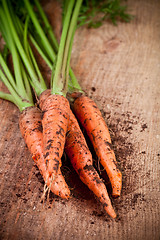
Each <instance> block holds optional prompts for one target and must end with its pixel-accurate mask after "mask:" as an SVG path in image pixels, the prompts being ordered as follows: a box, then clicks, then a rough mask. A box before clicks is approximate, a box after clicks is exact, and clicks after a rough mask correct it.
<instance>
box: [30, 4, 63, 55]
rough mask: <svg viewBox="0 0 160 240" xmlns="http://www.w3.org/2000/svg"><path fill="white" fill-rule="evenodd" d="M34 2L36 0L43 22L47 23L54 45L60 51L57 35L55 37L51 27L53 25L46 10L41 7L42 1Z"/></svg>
mask: <svg viewBox="0 0 160 240" xmlns="http://www.w3.org/2000/svg"><path fill="white" fill-rule="evenodd" d="M34 2H35V5H36V7H37V9H38V11H39V14H40V16H41V18H42V20H43V22H44V24H45V27H46V28H47V32H48V34H49V37H50V38H51V40H52V43H53V46H54V48H55V50H56V51H58V42H57V39H56V37H55V36H54V34H53V30H52V27H51V25H50V23H49V21H48V19H47V17H46V15H45V13H44V11H43V8H42V7H41V5H40V3H39V1H38V0H34Z"/></svg>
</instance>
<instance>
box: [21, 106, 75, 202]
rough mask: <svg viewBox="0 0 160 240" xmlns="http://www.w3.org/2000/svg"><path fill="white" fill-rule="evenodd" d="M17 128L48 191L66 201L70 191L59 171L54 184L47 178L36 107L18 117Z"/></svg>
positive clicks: (27, 109) (38, 113)
mask: <svg viewBox="0 0 160 240" xmlns="http://www.w3.org/2000/svg"><path fill="white" fill-rule="evenodd" d="M19 126H20V130H21V134H22V136H23V138H24V140H25V142H26V144H27V146H28V149H29V151H30V152H31V154H32V158H33V160H34V162H35V163H36V165H37V167H38V168H39V170H40V173H41V175H42V177H43V179H44V181H45V184H46V185H47V186H48V187H49V188H50V190H51V191H52V192H53V193H54V194H55V195H58V196H60V197H61V198H64V199H68V198H69V196H70V190H69V188H68V186H67V184H66V182H65V179H64V177H63V176H62V173H61V170H60V169H59V170H58V173H57V177H56V179H55V181H54V182H51V178H48V177H47V176H48V174H47V169H46V164H45V160H44V157H43V133H42V124H41V112H40V110H39V109H38V108H36V107H29V108H26V109H25V110H24V111H23V112H22V113H21V115H20V118H19Z"/></svg>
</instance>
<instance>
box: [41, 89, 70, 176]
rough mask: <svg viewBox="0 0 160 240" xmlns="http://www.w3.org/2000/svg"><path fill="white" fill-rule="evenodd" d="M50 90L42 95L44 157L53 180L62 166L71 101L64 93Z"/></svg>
mask: <svg viewBox="0 0 160 240" xmlns="http://www.w3.org/2000/svg"><path fill="white" fill-rule="evenodd" d="M48 92H49V91H48V90H46V92H45V91H44V92H43V93H42V94H41V95H40V108H41V110H42V126H43V147H44V159H45V162H46V166H47V171H48V173H49V176H48V177H51V176H52V177H53V180H54V178H55V176H56V174H57V172H58V169H59V167H60V166H61V157H62V155H63V151H64V144H65V136H66V131H67V127H68V121H69V114H68V113H69V109H70V106H69V102H68V100H67V99H66V98H65V97H63V96H62V95H57V94H55V95H52V94H51V95H49V96H48V97H46V96H47V95H48Z"/></svg>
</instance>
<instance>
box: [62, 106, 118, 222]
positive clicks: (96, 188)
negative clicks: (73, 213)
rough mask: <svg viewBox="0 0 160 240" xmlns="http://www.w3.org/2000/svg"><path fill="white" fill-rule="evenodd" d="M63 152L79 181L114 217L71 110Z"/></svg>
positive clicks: (105, 191)
mask: <svg viewBox="0 0 160 240" xmlns="http://www.w3.org/2000/svg"><path fill="white" fill-rule="evenodd" d="M65 152H66V154H67V155H68V157H69V159H70V161H71V163H72V166H73V168H74V169H75V170H76V172H77V173H78V175H79V177H80V179H81V181H82V182H83V183H84V184H86V185H87V186H88V188H89V189H90V190H91V191H92V192H93V193H94V194H95V195H96V196H97V197H98V199H99V201H100V202H101V203H102V204H103V205H104V209H105V210H106V212H107V213H108V214H109V215H110V216H111V217H113V218H115V217H116V213H115V211H114V209H113V207H112V204H111V201H110V199H109V196H108V193H107V189H106V187H105V185H104V183H103V181H102V180H101V179H100V177H99V175H98V173H97V171H96V170H95V168H94V167H93V160H92V155H91V153H90V151H89V149H88V146H87V143H86V140H85V138H84V136H83V134H82V131H81V129H80V127H79V124H78V122H77V120H76V118H75V116H74V114H73V113H72V112H71V111H70V122H69V126H68V132H67V137H66V144H65Z"/></svg>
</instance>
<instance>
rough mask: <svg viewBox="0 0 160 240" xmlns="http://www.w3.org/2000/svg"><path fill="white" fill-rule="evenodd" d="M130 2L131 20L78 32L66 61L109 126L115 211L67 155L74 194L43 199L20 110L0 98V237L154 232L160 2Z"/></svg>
mask: <svg viewBox="0 0 160 240" xmlns="http://www.w3.org/2000/svg"><path fill="white" fill-rule="evenodd" d="M127 4H128V6H129V9H130V11H131V12H132V13H133V14H134V15H135V18H134V20H132V22H131V23H129V24H126V23H122V22H121V23H119V24H118V26H113V25H112V24H110V23H107V22H106V23H105V24H104V25H103V26H102V27H100V28H99V29H87V28H85V27H83V28H81V29H79V30H78V31H77V33H76V36H75V41H74V46H73V52H72V61H71V64H72V68H73V69H74V72H75V74H76V75H77V77H78V79H79V82H80V84H81V85H82V87H83V89H84V90H85V91H86V93H87V94H88V95H89V96H90V97H92V98H93V99H94V100H95V101H96V102H97V104H98V105H99V107H100V109H101V110H102V113H103V115H104V117H105V120H106V122H107V124H108V125H109V128H110V132H111V136H112V141H113V144H114V149H115V152H116V156H117V160H118V161H119V166H120V168H121V170H122V173H123V189H122V196H121V197H120V198H119V199H115V200H114V199H112V203H113V206H114V207H115V209H116V211H117V213H118V218H117V219H116V220H111V219H110V218H109V217H108V216H106V215H105V214H104V211H103V209H102V207H101V206H100V205H99V204H98V203H97V201H96V199H95V198H94V196H93V194H92V193H91V192H90V191H89V190H88V189H87V188H86V187H85V186H84V185H83V184H82V183H81V182H80V181H79V179H78V177H77V175H76V173H75V172H74V171H73V169H72V168H71V166H70V164H69V163H68V162H67V160H66V159H65V158H64V159H63V168H62V169H63V173H64V175H65V176H66V179H67V181H68V184H69V186H70V188H71V191H72V198H71V199H70V200H69V201H64V200H61V199H59V198H56V197H54V196H53V195H51V200H50V201H51V202H50V204H51V206H52V207H50V206H48V205H47V204H44V205H43V204H42V203H40V197H41V195H42V192H43V181H42V178H41V176H40V175H39V172H38V170H37V168H36V167H35V166H34V163H33V161H32V159H31V156H30V154H29V152H28V150H27V148H26V146H25V143H24V141H23V139H22V137H21V134H20V131H19V126H18V116H19V112H18V109H17V108H16V107H15V106H14V105H13V104H11V103H9V102H7V101H3V100H0V121H1V124H0V162H1V167H0V176H1V178H0V201H1V210H0V219H1V220H0V221H1V223H0V236H1V239H14V240H15V239H16V240H17V239H21V240H22V239H24V240H25V239H28V240H29V239H45V240H49V239H55V240H60V239H61V240H64V239H65V240H67V239H77V240H80V239H83V240H85V239H87V240H88V239H93V240H94V239H95V240H96V239H100V240H105V239H112V240H115V239H117V238H118V239H119V240H122V239H123V240H128V239H130V240H132V239H134V240H140V239H145V240H151V239H152V240H158V239H159V237H160V231H159V213H160V212H159V210H160V209H159V197H160V195H159V163H158V160H159V158H160V128H159V122H160V78H159V76H160V30H159V29H160V16H159V9H160V2H159V1H158V0H155V1H154V2H153V1H151V0H146V1H144V0H142V1H138V0H135V1H131V0H129V1H127ZM0 86H1V89H2V88H3V86H2V84H1V85H0ZM65 165H66V166H65ZM101 174H102V176H103V177H104V178H105V177H106V176H105V175H104V173H103V171H102V173H101ZM106 181H107V180H106ZM107 186H108V187H109V185H107Z"/></svg>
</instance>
